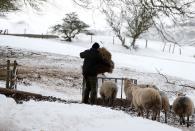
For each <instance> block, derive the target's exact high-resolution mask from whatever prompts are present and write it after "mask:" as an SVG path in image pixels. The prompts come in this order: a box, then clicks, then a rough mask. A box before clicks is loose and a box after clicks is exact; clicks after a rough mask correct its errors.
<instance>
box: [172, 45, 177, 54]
mask: <svg viewBox="0 0 195 131" xmlns="http://www.w3.org/2000/svg"><path fill="white" fill-rule="evenodd" d="M175 45H176V44H175V43H174V45H173V50H172V54H173V53H174V52H175Z"/></svg>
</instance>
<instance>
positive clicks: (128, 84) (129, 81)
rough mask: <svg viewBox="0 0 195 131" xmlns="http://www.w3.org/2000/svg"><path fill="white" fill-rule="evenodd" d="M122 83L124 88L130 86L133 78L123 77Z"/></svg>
mask: <svg viewBox="0 0 195 131" xmlns="http://www.w3.org/2000/svg"><path fill="white" fill-rule="evenodd" d="M124 85H125V88H128V87H131V86H132V85H134V83H133V79H128V78H125V79H124Z"/></svg>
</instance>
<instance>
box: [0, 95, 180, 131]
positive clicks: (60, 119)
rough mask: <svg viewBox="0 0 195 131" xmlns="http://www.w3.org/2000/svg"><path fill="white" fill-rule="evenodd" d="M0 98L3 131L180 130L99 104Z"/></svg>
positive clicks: (1, 127) (0, 123)
mask: <svg viewBox="0 0 195 131" xmlns="http://www.w3.org/2000/svg"><path fill="white" fill-rule="evenodd" d="M0 100H1V102H0V107H1V108H0V114H1V115H0V130H3V131H7V130H9V131H20V130H23V131H37V130H40V131H52V130H58V131H65V130H66V131H91V130H93V131H99V130H101V131H106V130H112V131H118V130H123V131H127V130H136V131H142V130H150V131H156V130H158V131H164V130H166V131H179V129H177V128H173V127H170V126H168V125H166V124H161V123H158V122H154V121H151V120H147V119H143V118H139V117H137V118H136V117H131V116H129V115H127V114H125V113H124V112H122V111H114V110H111V109H108V108H103V107H99V106H90V105H85V104H62V103H54V102H35V101H29V102H25V103H23V104H16V103H15V102H14V101H13V100H12V99H9V98H6V97H5V96H3V95H0ZM140 125H142V126H140Z"/></svg>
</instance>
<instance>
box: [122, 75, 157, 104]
mask: <svg viewBox="0 0 195 131" xmlns="http://www.w3.org/2000/svg"><path fill="white" fill-rule="evenodd" d="M132 86H135V84H134V83H133V79H128V78H125V79H124V92H125V95H126V99H127V100H128V101H129V102H130V103H131V101H132V88H131V87H132ZM137 86H139V87H140V88H154V89H156V90H158V91H159V89H158V88H157V87H156V86H155V85H149V84H139V85H137Z"/></svg>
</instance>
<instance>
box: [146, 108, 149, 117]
mask: <svg viewBox="0 0 195 131" xmlns="http://www.w3.org/2000/svg"><path fill="white" fill-rule="evenodd" d="M146 118H147V119H148V118H149V110H146Z"/></svg>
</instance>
